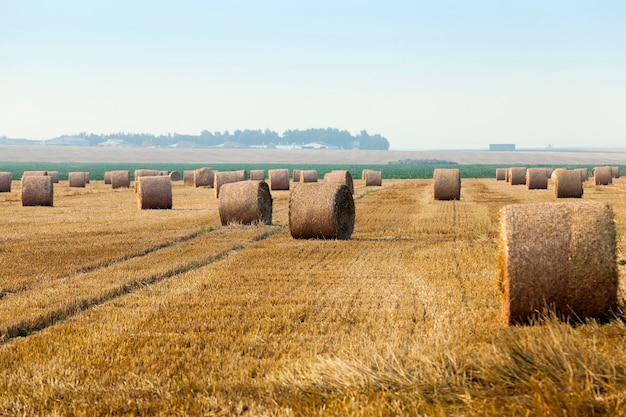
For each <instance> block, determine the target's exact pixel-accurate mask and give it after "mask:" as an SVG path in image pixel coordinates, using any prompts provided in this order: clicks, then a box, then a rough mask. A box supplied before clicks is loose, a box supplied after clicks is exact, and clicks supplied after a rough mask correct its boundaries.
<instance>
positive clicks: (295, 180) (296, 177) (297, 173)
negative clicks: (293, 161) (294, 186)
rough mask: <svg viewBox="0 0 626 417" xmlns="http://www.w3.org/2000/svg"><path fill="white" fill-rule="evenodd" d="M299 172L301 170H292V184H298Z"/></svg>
mask: <svg viewBox="0 0 626 417" xmlns="http://www.w3.org/2000/svg"><path fill="white" fill-rule="evenodd" d="M300 172H301V170H299V169H294V170H293V180H294V182H300Z"/></svg>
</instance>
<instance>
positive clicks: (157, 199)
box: [137, 176, 172, 210]
mask: <svg viewBox="0 0 626 417" xmlns="http://www.w3.org/2000/svg"><path fill="white" fill-rule="evenodd" d="M138 184H139V185H138V186H137V207H138V208H139V209H140V210H146V209H171V208H172V181H171V180H170V177H169V176H153V177H146V176H141V177H139V181H138Z"/></svg>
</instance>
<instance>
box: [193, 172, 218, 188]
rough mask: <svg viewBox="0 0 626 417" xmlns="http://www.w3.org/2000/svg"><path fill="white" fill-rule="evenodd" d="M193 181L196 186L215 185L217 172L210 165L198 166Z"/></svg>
mask: <svg viewBox="0 0 626 417" xmlns="http://www.w3.org/2000/svg"><path fill="white" fill-rule="evenodd" d="M193 181H194V186H196V187H213V182H214V181H215V173H214V172H213V170H212V169H211V168H209V167H202V168H198V169H196V170H195V171H194V174H193Z"/></svg>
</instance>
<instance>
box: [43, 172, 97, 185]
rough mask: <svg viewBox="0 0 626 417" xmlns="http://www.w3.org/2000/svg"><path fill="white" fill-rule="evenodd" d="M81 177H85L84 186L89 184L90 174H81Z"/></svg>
mask: <svg viewBox="0 0 626 417" xmlns="http://www.w3.org/2000/svg"><path fill="white" fill-rule="evenodd" d="M48 175H50V174H48ZM83 175H84V176H85V184H89V183H91V174H90V173H89V172H83Z"/></svg>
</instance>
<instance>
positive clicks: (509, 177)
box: [504, 168, 511, 183]
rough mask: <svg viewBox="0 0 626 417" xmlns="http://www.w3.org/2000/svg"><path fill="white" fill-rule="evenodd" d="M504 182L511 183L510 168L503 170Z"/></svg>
mask: <svg viewBox="0 0 626 417" xmlns="http://www.w3.org/2000/svg"><path fill="white" fill-rule="evenodd" d="M504 181H506V182H507V183H510V182H511V168H505V174H504Z"/></svg>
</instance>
